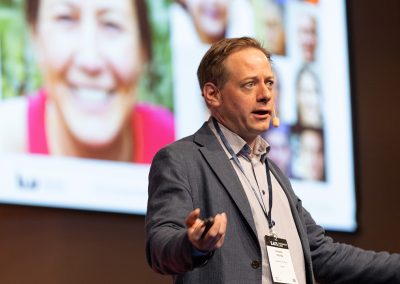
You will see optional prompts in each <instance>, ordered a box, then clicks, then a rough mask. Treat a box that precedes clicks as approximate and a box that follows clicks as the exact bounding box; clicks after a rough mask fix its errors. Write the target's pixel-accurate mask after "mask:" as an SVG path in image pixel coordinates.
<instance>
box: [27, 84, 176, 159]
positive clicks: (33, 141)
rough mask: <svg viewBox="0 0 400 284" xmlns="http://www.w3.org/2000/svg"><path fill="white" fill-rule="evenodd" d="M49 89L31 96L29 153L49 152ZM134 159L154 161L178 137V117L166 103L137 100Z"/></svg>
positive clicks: (133, 113) (133, 126) (29, 104)
mask: <svg viewBox="0 0 400 284" xmlns="http://www.w3.org/2000/svg"><path fill="white" fill-rule="evenodd" d="M46 99H47V98H46V92H45V90H44V89H41V90H39V91H38V93H37V94H36V95H34V96H29V99H28V110H27V111H28V116H27V119H28V121H27V125H28V129H27V134H28V153H32V154H45V155H48V154H49V150H48V144H47V135H46V129H45V107H46ZM131 125H132V135H133V141H134V143H133V147H134V148H133V157H132V162H134V163H151V160H152V159H153V156H154V155H155V153H156V152H157V151H158V150H159V149H160V148H161V147H163V146H165V145H167V144H169V143H171V142H173V141H174V140H175V127H174V117H173V115H172V113H171V112H170V111H169V110H168V109H166V108H163V107H160V106H154V105H150V104H137V105H135V107H134V109H133V111H132V124H131Z"/></svg>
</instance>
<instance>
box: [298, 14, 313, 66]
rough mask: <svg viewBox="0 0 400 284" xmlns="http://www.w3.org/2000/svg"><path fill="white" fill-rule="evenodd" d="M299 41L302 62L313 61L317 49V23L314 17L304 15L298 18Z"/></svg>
mask: <svg viewBox="0 0 400 284" xmlns="http://www.w3.org/2000/svg"><path fill="white" fill-rule="evenodd" d="M299 41H300V46H301V49H302V53H303V58H304V60H305V61H306V62H312V61H314V60H315V50H316V48H317V22H316V19H315V17H314V16H312V15H309V14H304V15H302V16H301V17H300V18H299Z"/></svg>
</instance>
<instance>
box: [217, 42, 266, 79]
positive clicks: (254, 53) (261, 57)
mask: <svg viewBox="0 0 400 284" xmlns="http://www.w3.org/2000/svg"><path fill="white" fill-rule="evenodd" d="M225 68H226V71H227V72H228V73H229V74H232V75H244V74H243V73H246V74H247V75H246V76H251V75H250V74H254V76H256V74H259V73H260V72H263V73H264V74H265V76H274V73H273V71H272V68H271V63H270V61H269V59H268V58H267V56H266V55H265V54H264V53H263V52H262V51H260V50H258V49H255V48H252V49H250V48H248V49H245V50H240V51H237V52H235V53H232V54H231V55H230V56H228V57H227V59H226V60H225Z"/></svg>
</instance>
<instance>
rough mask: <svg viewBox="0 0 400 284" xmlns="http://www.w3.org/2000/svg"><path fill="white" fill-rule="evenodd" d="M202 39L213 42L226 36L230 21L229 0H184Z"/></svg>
mask: <svg viewBox="0 0 400 284" xmlns="http://www.w3.org/2000/svg"><path fill="white" fill-rule="evenodd" d="M183 2H184V3H185V4H186V7H187V9H188V12H189V13H190V14H191V16H192V19H193V22H194V25H195V27H196V30H197V32H198V34H199V36H200V39H201V40H202V41H203V42H205V43H212V42H215V41H218V40H219V39H222V38H224V36H225V30H226V26H227V22H228V3H229V2H228V0H184V1H183Z"/></svg>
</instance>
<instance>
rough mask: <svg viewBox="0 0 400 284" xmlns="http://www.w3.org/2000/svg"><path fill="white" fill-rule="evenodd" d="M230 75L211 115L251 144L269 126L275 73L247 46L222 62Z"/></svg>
mask: <svg viewBox="0 0 400 284" xmlns="http://www.w3.org/2000/svg"><path fill="white" fill-rule="evenodd" d="M224 66H225V69H226V72H227V74H229V75H228V76H229V78H228V80H227V82H226V83H225V85H224V86H223V87H222V88H221V90H220V92H219V95H218V104H217V105H214V106H211V107H210V110H211V111H212V114H213V115H214V116H215V117H216V118H217V119H218V121H219V122H221V123H222V124H223V125H225V126H226V127H227V128H229V129H230V130H231V131H233V132H235V133H236V134H238V135H239V136H240V137H242V138H243V139H244V140H245V141H246V142H247V143H249V145H250V146H252V143H253V142H254V139H255V138H256V137H257V135H259V134H261V133H262V132H264V131H265V130H267V129H268V128H269V125H270V121H271V114H272V107H273V104H274V94H273V93H274V92H273V83H274V75H273V73H272V69H271V64H270V62H269V60H268V58H267V57H266V56H265V54H264V53H263V52H261V51H260V50H258V49H255V48H246V49H243V50H240V51H236V52H234V53H232V54H231V55H229V56H228V57H227V59H226V60H225V63H224Z"/></svg>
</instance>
